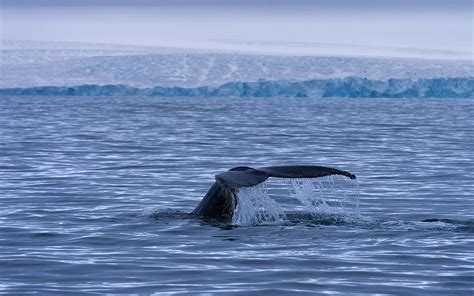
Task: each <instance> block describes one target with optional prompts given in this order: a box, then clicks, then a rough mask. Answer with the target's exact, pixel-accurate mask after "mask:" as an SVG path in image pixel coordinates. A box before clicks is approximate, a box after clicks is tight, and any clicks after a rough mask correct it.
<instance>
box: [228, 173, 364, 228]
mask: <svg viewBox="0 0 474 296" xmlns="http://www.w3.org/2000/svg"><path fill="white" fill-rule="evenodd" d="M236 197H237V205H236V208H235V211H234V216H233V219H232V224H233V225H269V224H282V223H284V222H285V220H286V218H287V216H286V214H285V210H286V209H288V210H290V211H291V212H294V211H298V212H301V213H305V214H310V215H314V216H318V217H321V216H325V217H328V216H338V217H348V218H352V219H353V218H358V217H360V212H359V187H358V184H357V181H356V180H349V179H347V178H344V177H341V176H326V177H323V178H301V179H286V180H276V179H272V180H269V181H265V182H263V183H260V184H258V185H257V186H252V187H244V188H240V189H239V190H238V191H237V192H236Z"/></svg>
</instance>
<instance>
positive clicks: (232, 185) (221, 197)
mask: <svg viewBox="0 0 474 296" xmlns="http://www.w3.org/2000/svg"><path fill="white" fill-rule="evenodd" d="M329 175H342V176H345V177H347V178H350V179H355V178H356V176H355V175H353V174H351V173H349V172H347V171H342V170H338V169H335V168H329V167H323V166H309V165H300V166H272V167H262V168H258V169H254V168H250V167H245V166H240V167H235V168H232V169H230V170H228V171H227V172H224V173H221V174H218V175H216V182H215V183H214V184H213V185H212V186H211V188H210V189H209V191H208V192H207V193H206V195H205V196H204V198H203V199H202V200H201V202H200V203H199V204H198V206H197V207H196V208H195V209H194V210H193V212H192V213H193V214H195V215H198V216H203V217H210V218H215V219H222V220H226V221H228V220H231V219H232V216H233V213H234V209H235V206H236V204H237V198H236V196H235V192H236V191H237V190H238V189H239V188H242V187H252V186H255V185H258V184H260V183H262V182H264V181H265V180H267V179H268V178H270V177H274V178H320V177H324V176H329Z"/></svg>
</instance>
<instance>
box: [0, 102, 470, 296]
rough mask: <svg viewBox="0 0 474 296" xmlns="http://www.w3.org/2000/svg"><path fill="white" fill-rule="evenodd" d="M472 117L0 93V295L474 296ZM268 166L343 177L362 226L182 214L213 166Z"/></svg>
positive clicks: (393, 105)
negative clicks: (352, 179)
mask: <svg viewBox="0 0 474 296" xmlns="http://www.w3.org/2000/svg"><path fill="white" fill-rule="evenodd" d="M473 118H474V101H473V100H470V99H468V100H461V99H460V100H449V99H447V100H426V99H424V100H423V99H409V100H408V99H324V100H323V99H315V98H298V99H283V98H269V99H265V98H258V99H249V98H244V99H229V98H219V99H212V98H206V99H200V98H140V97H120V98H119V97H118V98H110V97H109V98H107V97H14V96H3V97H0V270H1V276H0V293H9V294H27V293H33V292H38V293H39V294H60V295H77V294H79V293H87V294H103V293H135V294H151V293H158V292H165V293H166V292H168V293H170V294H171V293H176V294H180V293H187V292H191V293H205V292H216V293H228V294H239V293H240V294H241V295H248V294H249V293H251V294H252V293H253V294H255V295H261V294H272V295H278V294H290V293H291V294H294V293H296V292H301V293H308V294H312V293H326V294H330V293H336V294H337V293H342V294H354V293H382V294H384V293H385V294H404V295H406V294H419V295H426V294H431V295H434V294H438V295H448V294H449V295H454V294H465V295H472V293H473V291H474V287H473V285H474V284H473V282H474V278H473V276H474V248H473V246H474V217H473V213H474V178H473V174H472V173H473V169H474V168H473V165H474V164H473V160H474V156H473V153H474V131H473ZM283 164H319V165H327V166H333V167H337V168H340V169H344V170H348V171H350V172H353V173H354V174H356V175H357V176H358V180H359V181H358V182H359V190H360V201H361V204H360V207H361V213H362V216H363V217H364V219H361V221H358V222H357V221H356V222H354V223H349V222H348V223H320V222H318V220H312V219H310V218H308V219H300V220H296V221H287V222H286V223H283V224H282V225H274V226H248V227H244V226H240V227H228V226H227V225H223V224H218V223H210V222H208V221H203V220H201V219H199V218H196V217H191V216H189V215H187V214H186V213H187V212H190V211H191V210H192V209H193V208H194V206H195V205H196V204H197V203H198V202H199V200H200V199H201V197H202V196H203V195H204V194H205V193H206V191H207V189H208V188H209V187H210V185H211V184H212V182H213V176H214V174H216V173H220V172H222V171H224V170H226V169H229V168H231V167H233V166H237V165H248V166H257V167H258V166H263V165H265V166H268V165H283ZM425 219H447V220H443V221H444V222H443V221H437V222H421V221H423V220H425Z"/></svg>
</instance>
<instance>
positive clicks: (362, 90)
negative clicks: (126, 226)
mask: <svg viewBox="0 0 474 296" xmlns="http://www.w3.org/2000/svg"><path fill="white" fill-rule="evenodd" d="M0 94H1V95H48V96H51V95H55V96H121V95H126V96H166V97H175V96H187V97H349V98H362V97H364V98H474V77H465V78H433V79H388V80H371V79H367V78H358V77H346V78H341V79H313V80H307V81H298V82H292V81H281V80H280V81H256V82H229V83H225V84H222V85H220V86H203V87H194V88H187V87H163V86H157V87H152V88H136V87H130V86H126V85H78V86H71V87H64V86H43V87H30V88H3V89H0Z"/></svg>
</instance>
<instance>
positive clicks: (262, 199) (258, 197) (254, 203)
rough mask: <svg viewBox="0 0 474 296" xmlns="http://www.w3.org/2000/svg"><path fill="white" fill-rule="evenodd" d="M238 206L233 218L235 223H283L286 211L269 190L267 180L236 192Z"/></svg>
mask: <svg viewBox="0 0 474 296" xmlns="http://www.w3.org/2000/svg"><path fill="white" fill-rule="evenodd" d="M236 196H237V206H236V208H235V211H234V216H233V218H232V224H234V225H269V224H270V225H271V224H281V223H282V222H283V221H284V219H285V213H284V212H283V209H282V208H281V207H280V205H279V204H278V203H277V202H276V201H275V200H273V199H272V198H271V197H270V196H269V195H268V191H267V184H266V182H263V183H260V184H258V185H256V186H253V187H246V188H240V190H239V191H238V192H236Z"/></svg>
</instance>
